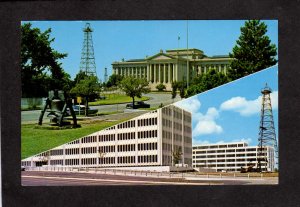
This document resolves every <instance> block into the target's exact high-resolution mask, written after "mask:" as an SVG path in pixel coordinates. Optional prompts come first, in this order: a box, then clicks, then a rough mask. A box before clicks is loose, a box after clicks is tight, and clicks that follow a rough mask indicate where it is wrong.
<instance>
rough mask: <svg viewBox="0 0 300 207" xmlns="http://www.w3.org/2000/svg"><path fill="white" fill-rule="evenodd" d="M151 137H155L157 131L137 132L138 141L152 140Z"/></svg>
mask: <svg viewBox="0 0 300 207" xmlns="http://www.w3.org/2000/svg"><path fill="white" fill-rule="evenodd" d="M152 137H157V130H151V131H142V132H138V138H139V139H144V138H152Z"/></svg>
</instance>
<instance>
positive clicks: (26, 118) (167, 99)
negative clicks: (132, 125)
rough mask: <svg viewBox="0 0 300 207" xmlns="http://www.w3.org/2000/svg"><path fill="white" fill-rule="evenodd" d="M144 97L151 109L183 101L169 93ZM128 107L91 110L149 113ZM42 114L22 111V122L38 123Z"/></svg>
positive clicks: (103, 107) (119, 106) (47, 120)
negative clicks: (173, 97) (128, 108)
mask: <svg viewBox="0 0 300 207" xmlns="http://www.w3.org/2000/svg"><path fill="white" fill-rule="evenodd" d="M144 96H148V97H150V99H149V100H148V101H146V103H148V104H150V107H151V108H153V107H158V106H159V105H160V104H161V103H162V104H163V105H164V106H166V105H169V104H172V103H173V102H177V101H179V100H181V98H180V97H179V95H177V97H176V98H175V99H174V100H172V99H171V94H169V93H149V94H144ZM126 105H127V104H111V105H99V106H90V108H92V109H98V112H100V113H109V112H120V113H123V112H126V113H133V112H141V113H146V112H148V111H144V110H134V111H133V110H127V109H126ZM40 114H41V110H33V111H22V112H21V121H22V123H25V122H28V123H30V122H32V123H37V122H38V119H39V116H40ZM108 117H109V116H108ZM98 118H99V117H98ZM106 118H107V117H106ZM49 121H50V119H49V118H48V117H47V114H46V113H45V115H44V118H43V122H44V123H48V122H49Z"/></svg>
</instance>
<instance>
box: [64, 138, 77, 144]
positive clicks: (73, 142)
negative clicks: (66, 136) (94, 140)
mask: <svg viewBox="0 0 300 207" xmlns="http://www.w3.org/2000/svg"><path fill="white" fill-rule="evenodd" d="M79 142H80V140H79V139H77V140H75V141H72V142H69V143H67V144H79Z"/></svg>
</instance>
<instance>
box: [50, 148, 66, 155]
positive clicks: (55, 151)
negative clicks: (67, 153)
mask: <svg viewBox="0 0 300 207" xmlns="http://www.w3.org/2000/svg"><path fill="white" fill-rule="evenodd" d="M63 154H64V150H63V149H53V150H50V155H51V156H54V155H63Z"/></svg>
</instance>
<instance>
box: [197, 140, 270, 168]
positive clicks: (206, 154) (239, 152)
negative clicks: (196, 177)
mask: <svg viewBox="0 0 300 207" xmlns="http://www.w3.org/2000/svg"><path fill="white" fill-rule="evenodd" d="M258 160H261V161H260V162H261V168H262V170H263V171H274V162H275V160H274V148H273V147H270V146H265V147H263V149H262V152H261V151H260V148H259V147H258V146H248V144H247V143H245V142H234V143H223V144H207V145H195V146H193V167H194V168H211V169H215V170H216V171H240V170H241V167H243V168H246V167H249V166H253V165H254V166H255V167H258Z"/></svg>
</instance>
